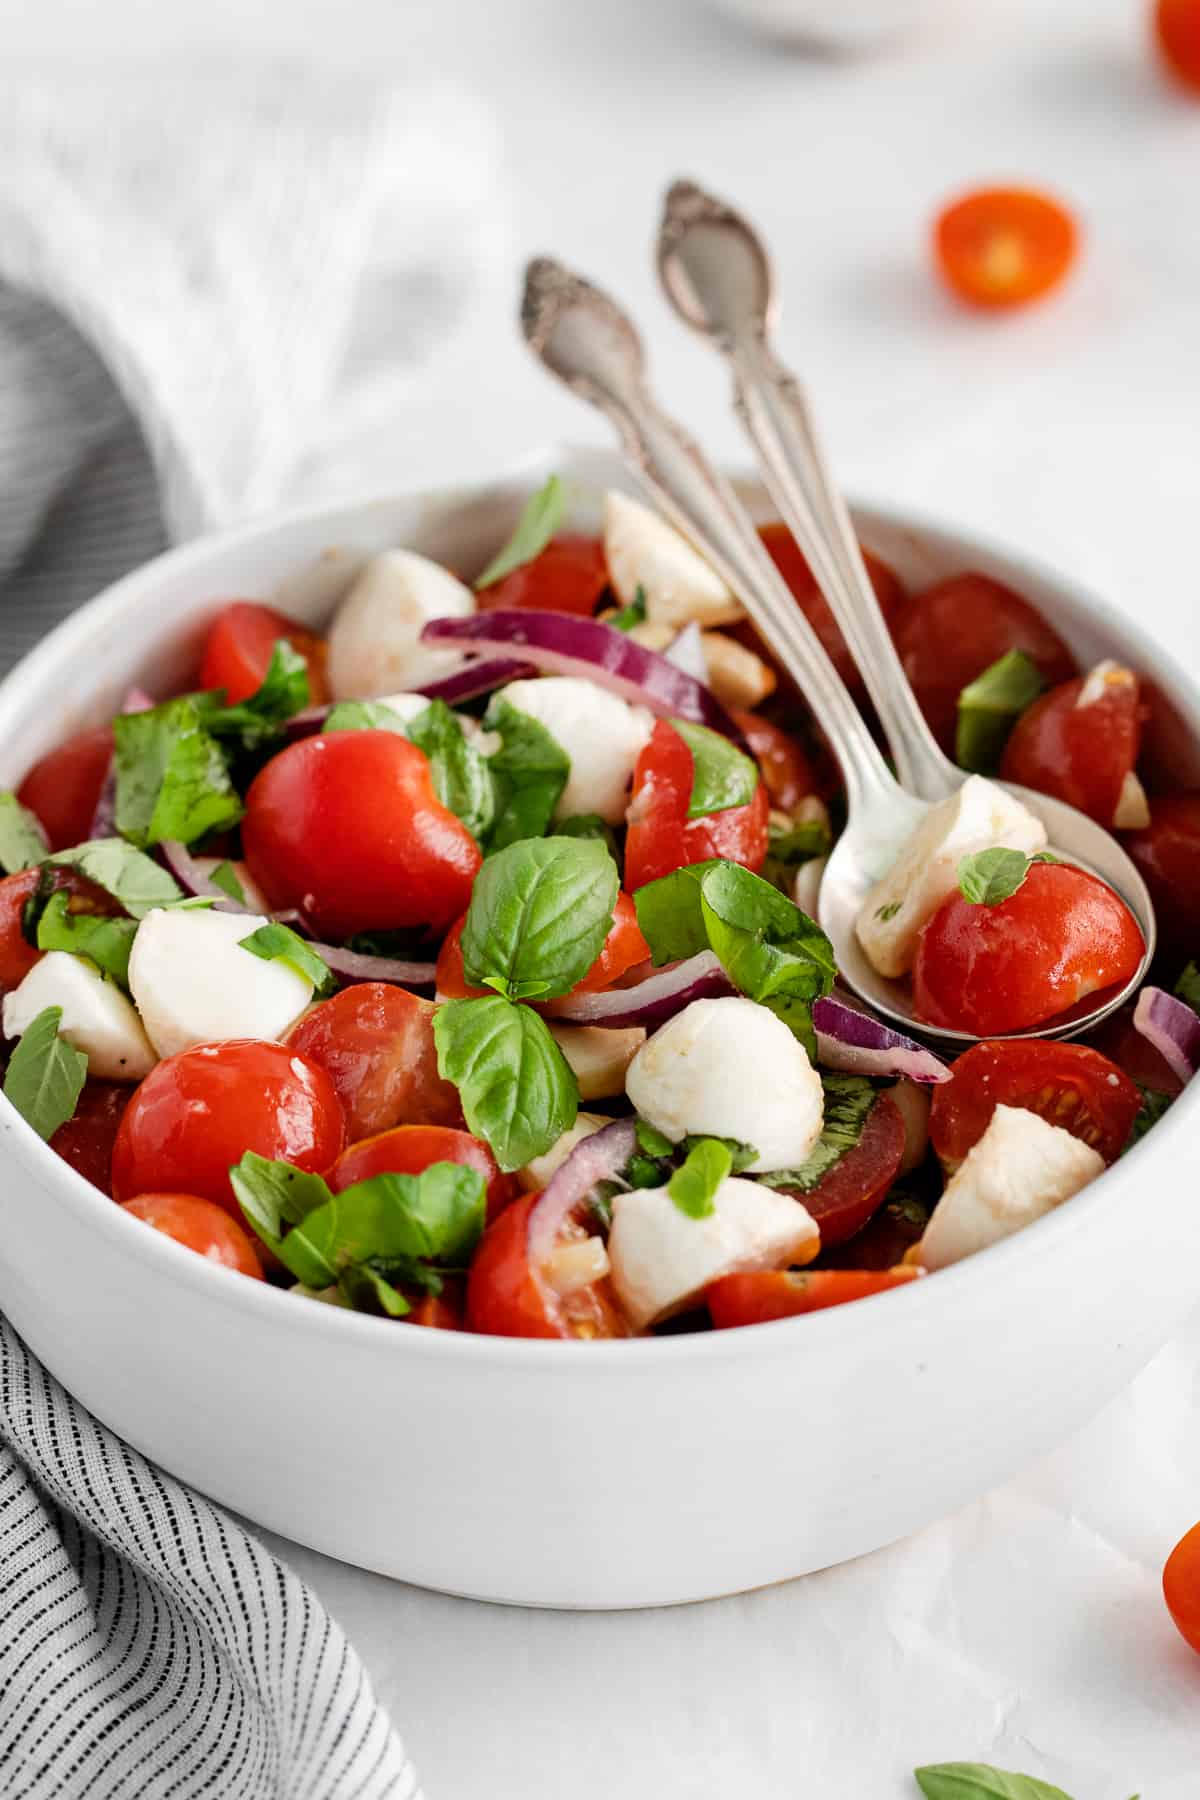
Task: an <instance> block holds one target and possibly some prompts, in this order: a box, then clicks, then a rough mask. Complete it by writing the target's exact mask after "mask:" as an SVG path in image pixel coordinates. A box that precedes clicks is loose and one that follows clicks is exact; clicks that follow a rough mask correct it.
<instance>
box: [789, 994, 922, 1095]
mask: <svg viewBox="0 0 1200 1800" xmlns="http://www.w3.org/2000/svg"><path fill="white" fill-rule="evenodd" d="M813 1024H814V1026H815V1027H816V1032H817V1061H818V1062H819V1063H823V1064H824V1066H825V1067H826V1068H827V1069H842V1070H844V1071H846V1072H847V1073H849V1074H852V1075H906V1076H907V1077H908V1079H909V1080H910V1081H923V1082H933V1083H936V1082H941V1081H949V1079H950V1070H949V1069H948V1068H947V1067H946V1064H945V1063H944V1062H943V1061H942V1060H941V1058H940V1057H938V1056H935V1055H934V1054H933V1051H932V1050H926V1049H925V1048H924V1046H923V1045H921V1044H918V1043H917V1042H916V1041H915V1040H914V1039H913V1038H910V1037H905V1036H904V1035H903V1033H901V1032H899V1031H893V1030H892V1028H891V1026H890V1025H884V1024H882V1023H881V1021H880V1020H879V1019H873V1018H872V1017H871V1015H870V1014H869V1013H864V1012H859V1010H858V1009H857V1007H853V1006H847V1005H846V1003H845V1001H843V1000H835V999H833V998H830V999H826V1000H815V1001H814V1002H813Z"/></svg>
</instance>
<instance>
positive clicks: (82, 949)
mask: <svg viewBox="0 0 1200 1800" xmlns="http://www.w3.org/2000/svg"><path fill="white" fill-rule="evenodd" d="M70 906H71V896H70V895H69V894H67V893H64V892H63V890H62V889H61V888H60V889H59V890H58V892H57V893H54V894H51V896H50V898H49V900H48V901H47V902H46V910H45V911H44V912H43V914H42V916H41V918H40V919H39V920H38V925H37V941H38V949H39V950H68V951H70V952H71V953H72V955H74V956H86V957H88V958H89V959H90V960H91V961H92V962H94V963H95V965H96V967H97V968H98V969H102V970H103V971H104V973H105V974H106V975H110V976H111V977H112V979H113V980H114V981H115V982H117V983H118V984H119V985H120V986H121V987H123V988H124V989H125V990H126V991H128V988H129V952H130V951H131V950H132V948H133V939H134V934H135V932H136V931H137V928H138V921H137V920H136V919H109V918H104V917H102V916H101V915H100V914H99V913H86V912H76V913H73V912H71V910H70Z"/></svg>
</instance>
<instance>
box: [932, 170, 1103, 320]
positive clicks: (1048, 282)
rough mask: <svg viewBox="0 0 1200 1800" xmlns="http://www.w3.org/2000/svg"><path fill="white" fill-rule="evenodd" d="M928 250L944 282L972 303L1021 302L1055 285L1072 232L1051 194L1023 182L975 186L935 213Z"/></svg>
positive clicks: (1074, 243)
mask: <svg viewBox="0 0 1200 1800" xmlns="http://www.w3.org/2000/svg"><path fill="white" fill-rule="evenodd" d="M934 250H935V254H936V256H937V262H938V266H939V268H940V269H941V272H942V275H943V277H944V278H945V281H946V284H947V286H948V287H949V288H951V290H952V291H953V292H954V293H955V294H957V295H958V297H959V299H960V300H966V301H968V302H969V303H970V305H972V306H985V307H1003V306H1024V305H1025V304H1026V303H1027V302H1028V301H1030V300H1039V299H1040V298H1041V297H1042V295H1043V294H1048V293H1049V292H1050V290H1051V288H1055V287H1057V286H1058V284H1059V282H1060V281H1062V279H1063V277H1064V276H1065V275H1066V274H1067V271H1068V270H1069V269H1070V267H1071V265H1072V264H1073V263H1074V261H1075V258H1076V255H1077V254H1078V250H1079V231H1078V228H1077V226H1076V224H1075V221H1074V219H1073V218H1072V217H1071V214H1070V213H1069V212H1068V211H1067V210H1066V208H1065V207H1064V206H1060V205H1059V203H1058V201H1057V200H1052V199H1050V197H1049V196H1048V195H1046V194H1039V193H1035V192H1033V191H1032V190H1031V189H1029V188H981V189H979V191H978V192H976V193H973V194H966V195H964V196H963V198H962V199H961V200H956V201H955V202H954V204H953V205H952V206H948V207H947V208H946V209H945V211H944V212H942V213H941V214H939V216H938V219H937V222H936V224H935V226H934Z"/></svg>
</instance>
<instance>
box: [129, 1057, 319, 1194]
mask: <svg viewBox="0 0 1200 1800" xmlns="http://www.w3.org/2000/svg"><path fill="white" fill-rule="evenodd" d="M344 1141H345V1124H344V1122H343V1119H342V1109H341V1107H340V1105H339V1104H338V1097H337V1094H336V1093H335V1092H334V1087H333V1083H332V1082H331V1081H330V1079H329V1077H328V1075H326V1073H325V1071H324V1070H323V1069H319V1068H318V1067H317V1066H316V1064H315V1063H313V1062H310V1061H309V1060H308V1058H307V1057H305V1056H302V1055H301V1054H300V1053H299V1052H298V1051H297V1049H296V1048H295V1046H294V1045H285V1044H269V1043H263V1042H260V1041H259V1040H258V1039H257V1038H235V1039H232V1040H231V1041H230V1042H228V1043H224V1044H199V1045H197V1047H196V1048H195V1049H193V1050H182V1051H180V1053H179V1055H178V1056H168V1057H165V1058H164V1059H163V1061H162V1062H160V1063H157V1064H156V1065H155V1067H154V1068H153V1069H151V1071H150V1073H149V1075H147V1076H146V1079H145V1080H144V1081H143V1082H142V1083H141V1084H140V1085H139V1086H138V1087H137V1088H136V1089H135V1090H134V1094H133V1098H132V1099H131V1100H130V1102H129V1105H128V1107H127V1109H126V1112H125V1117H124V1118H123V1119H122V1121H121V1128H120V1130H119V1131H118V1133H117V1141H116V1145H115V1147H114V1150H113V1193H114V1195H115V1196H116V1198H117V1199H118V1200H134V1199H136V1198H137V1196H138V1195H139V1194H152V1193H171V1194H174V1193H181V1194H199V1195H201V1196H203V1197H204V1198H205V1199H207V1200H215V1201H216V1202H217V1204H218V1205H219V1206H223V1207H224V1208H225V1210H226V1212H228V1213H230V1214H231V1215H232V1216H233V1218H235V1219H237V1220H239V1221H240V1219H241V1213H240V1210H239V1208H238V1203H237V1201H236V1199H235V1198H234V1193H233V1188H232V1186H231V1184H230V1180H229V1169H230V1166H231V1164H233V1163H235V1162H237V1161H239V1159H240V1158H241V1156H242V1155H243V1153H244V1152H245V1151H247V1150H256V1151H257V1152H258V1154H259V1155H260V1156H266V1157H269V1158H270V1159H271V1160H272V1161H280V1162H290V1163H293V1164H294V1165H295V1166H296V1168H298V1169H307V1170H310V1171H313V1172H315V1173H318V1174H320V1173H323V1172H324V1171H325V1170H326V1169H328V1168H329V1166H330V1164H331V1163H332V1162H334V1161H335V1159H336V1158H337V1156H338V1154H339V1153H340V1151H341V1148H342V1144H343V1142H344Z"/></svg>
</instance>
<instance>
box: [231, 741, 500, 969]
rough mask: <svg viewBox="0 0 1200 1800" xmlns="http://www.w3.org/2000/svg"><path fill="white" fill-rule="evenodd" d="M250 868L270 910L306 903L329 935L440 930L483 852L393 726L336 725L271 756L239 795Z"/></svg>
mask: <svg viewBox="0 0 1200 1800" xmlns="http://www.w3.org/2000/svg"><path fill="white" fill-rule="evenodd" d="M242 842H243V846H244V850H245V857H246V862H247V865H248V867H249V869H250V873H251V875H252V876H253V877H254V879H255V881H257V882H258V884H259V886H260V887H262V888H263V889H264V890H265V892H266V893H267V894H268V895H269V896H270V898H271V903H272V905H273V906H280V907H286V906H301V907H303V909H304V911H305V912H306V913H307V914H308V915H309V917H310V918H311V919H312V920H313V922H314V924H315V925H316V927H317V929H318V930H319V931H321V932H323V933H326V934H327V935H329V936H331V937H335V938H347V937H351V936H352V935H353V934H354V933H355V932H356V931H371V930H375V931H392V930H402V929H404V928H406V927H408V926H414V925H432V926H436V927H439V928H440V927H444V926H446V925H448V924H449V923H450V921H451V919H453V918H455V917H456V916H457V915H458V914H459V913H460V912H463V911H465V909H466V905H467V902H468V901H469V899H470V898H471V886H472V883H473V882H474V880H475V876H476V874H477V873H478V871H479V866H480V863H481V862H482V860H483V859H482V857H481V856H480V854H479V846H478V844H477V843H476V842H475V839H474V838H473V837H472V836H471V834H470V832H469V831H468V830H467V829H466V827H465V826H464V825H463V824H462V823H461V821H460V820H458V819H456V818H455V816H454V814H453V813H452V812H450V811H449V810H448V809H447V808H446V807H444V806H443V805H442V803H441V801H440V800H439V799H438V797H437V795H436V794H435V793H434V791H433V781H432V778H431V776H430V772H429V763H428V761H427V760H426V758H425V757H424V756H423V755H422V753H421V751H420V750H418V749H417V747H416V745H415V744H410V743H409V742H408V740H407V738H403V737H400V736H399V734H398V733H396V732H394V731H336V732H331V733H330V734H329V735H328V736H326V735H318V736H317V737H310V738H305V739H304V740H303V741H302V742H301V743H298V744H292V745H290V746H289V748H288V749H286V750H281V751H280V752H279V755H278V756H273V757H272V758H271V760H270V762H269V763H267V765H266V767H265V768H263V769H260V771H259V773H258V774H257V775H256V776H255V778H254V780H253V781H252V782H251V784H250V791H249V793H248V794H247V795H246V816H245V818H244V820H243V821H242Z"/></svg>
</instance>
